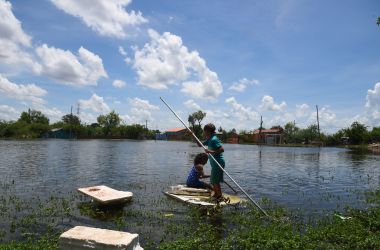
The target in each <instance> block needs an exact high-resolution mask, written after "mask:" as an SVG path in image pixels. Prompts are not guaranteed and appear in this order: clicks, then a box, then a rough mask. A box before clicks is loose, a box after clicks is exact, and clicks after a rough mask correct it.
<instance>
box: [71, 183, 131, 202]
mask: <svg viewBox="0 0 380 250" xmlns="http://www.w3.org/2000/svg"><path fill="white" fill-rule="evenodd" d="M78 191H79V192H81V193H82V194H84V195H87V196H90V197H91V198H92V199H93V200H94V201H96V202H98V203H99V204H101V205H116V204H122V203H125V202H127V201H130V200H132V197H133V193H132V192H126V191H119V190H115V189H113V188H110V187H107V186H104V185H101V186H94V187H85V188H78Z"/></svg>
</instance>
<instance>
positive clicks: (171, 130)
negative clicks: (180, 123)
mask: <svg viewBox="0 0 380 250" xmlns="http://www.w3.org/2000/svg"><path fill="white" fill-rule="evenodd" d="M182 130H186V129H185V128H171V129H168V130H166V131H165V132H172V133H175V132H180V131H182Z"/></svg>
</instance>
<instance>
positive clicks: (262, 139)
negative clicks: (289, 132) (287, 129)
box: [253, 128, 284, 144]
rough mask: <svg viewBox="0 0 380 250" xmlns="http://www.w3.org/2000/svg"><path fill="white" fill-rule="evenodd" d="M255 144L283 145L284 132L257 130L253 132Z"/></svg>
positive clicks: (277, 129)
mask: <svg viewBox="0 0 380 250" xmlns="http://www.w3.org/2000/svg"><path fill="white" fill-rule="evenodd" d="M253 142H254V143H264V144H282V143H283V142H284V135H283V130H282V129H281V128H276V129H261V130H260V129H256V130H255V131H253Z"/></svg>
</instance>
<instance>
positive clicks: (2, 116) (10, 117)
mask: <svg viewBox="0 0 380 250" xmlns="http://www.w3.org/2000/svg"><path fill="white" fill-rule="evenodd" d="M19 115H20V113H19V112H18V111H17V110H16V109H15V108H13V107H11V106H8V105H0V121H2V120H4V121H15V120H17V119H18V117H19Z"/></svg>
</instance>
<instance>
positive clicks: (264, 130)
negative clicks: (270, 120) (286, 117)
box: [253, 128, 282, 134]
mask: <svg viewBox="0 0 380 250" xmlns="http://www.w3.org/2000/svg"><path fill="white" fill-rule="evenodd" d="M281 132H282V131H281V129H278V128H276V129H262V130H261V133H263V134H264V133H267V134H274V133H281ZM253 133H254V134H259V133H260V130H259V129H256V130H255V131H253Z"/></svg>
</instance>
